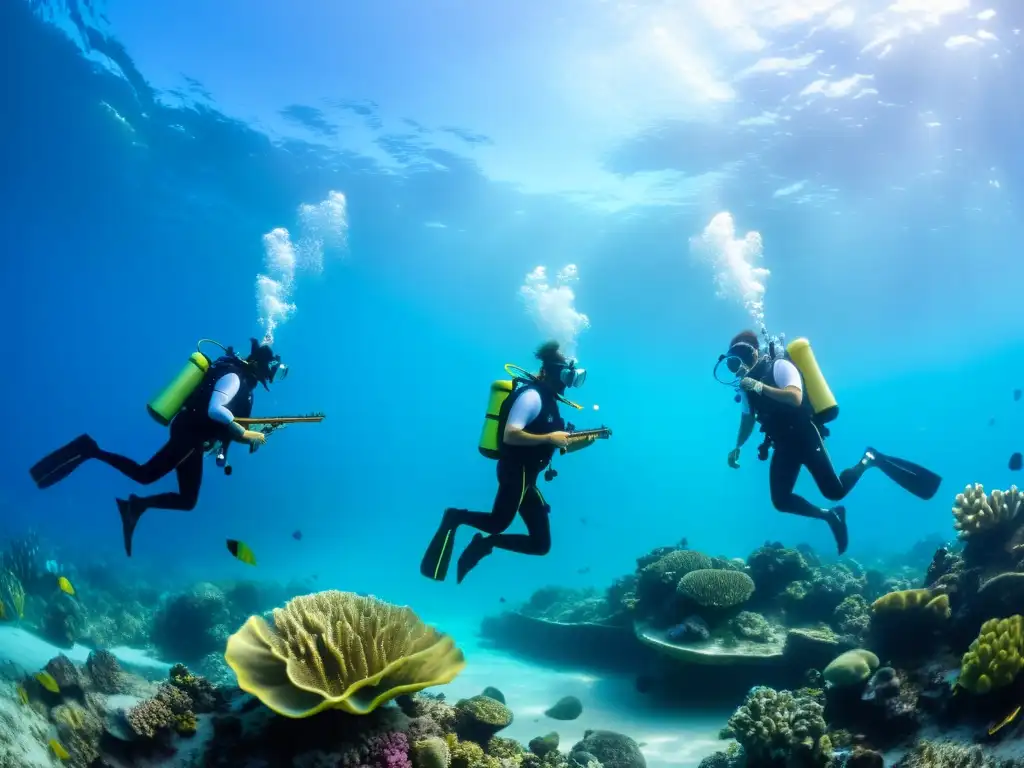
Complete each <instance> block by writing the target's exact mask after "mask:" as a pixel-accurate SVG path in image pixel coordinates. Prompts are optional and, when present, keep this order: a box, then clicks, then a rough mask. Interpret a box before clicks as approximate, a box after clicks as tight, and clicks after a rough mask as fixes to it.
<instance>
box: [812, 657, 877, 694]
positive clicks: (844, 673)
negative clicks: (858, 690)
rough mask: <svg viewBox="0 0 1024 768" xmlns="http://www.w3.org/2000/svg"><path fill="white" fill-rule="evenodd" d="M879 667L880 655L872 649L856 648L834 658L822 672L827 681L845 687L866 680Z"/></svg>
mask: <svg viewBox="0 0 1024 768" xmlns="http://www.w3.org/2000/svg"><path fill="white" fill-rule="evenodd" d="M876 669H878V657H877V656H876V655H875V654H873V653H872V652H871V651H867V650H864V649H863V648H855V649H854V650H852V651H847V652H846V653H841V654H839V656H837V657H836V658H834V659H832V661H831V662H830V663H829V665H828V666H827V667H825V669H824V670H823V672H822V675H823V677H824V678H825V681H826V682H829V683H832V685H835V686H839V687H845V686H850V685H858V684H859V683H863V682H865V681H866V680H867V679H868V678H869V677H871V673H872V672H874V671H875V670H876Z"/></svg>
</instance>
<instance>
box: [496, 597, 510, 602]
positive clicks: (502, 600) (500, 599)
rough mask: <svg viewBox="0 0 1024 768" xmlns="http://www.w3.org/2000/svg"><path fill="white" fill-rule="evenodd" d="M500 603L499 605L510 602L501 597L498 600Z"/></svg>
mask: <svg viewBox="0 0 1024 768" xmlns="http://www.w3.org/2000/svg"><path fill="white" fill-rule="evenodd" d="M498 602H499V603H507V602H508V600H506V599H505V598H504V597H499V598H498Z"/></svg>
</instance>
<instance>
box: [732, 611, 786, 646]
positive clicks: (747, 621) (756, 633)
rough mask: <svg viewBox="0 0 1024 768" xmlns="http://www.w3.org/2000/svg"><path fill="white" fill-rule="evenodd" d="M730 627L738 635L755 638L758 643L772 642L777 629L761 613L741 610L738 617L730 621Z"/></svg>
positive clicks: (749, 638)
mask: <svg viewBox="0 0 1024 768" xmlns="http://www.w3.org/2000/svg"><path fill="white" fill-rule="evenodd" d="M729 629H731V630H732V632H733V634H734V635H736V637H742V638H745V639H746V640H753V641H754V642H756V643H770V642H771V641H772V640H774V639H775V630H774V629H773V628H772V625H771V622H769V621H768V619H766V618H765V617H764V616H762V615H761V614H760V613H753V612H751V611H740V613H739V614H738V615H737V616H736V618H734V619H733V620H732V621H730V622H729Z"/></svg>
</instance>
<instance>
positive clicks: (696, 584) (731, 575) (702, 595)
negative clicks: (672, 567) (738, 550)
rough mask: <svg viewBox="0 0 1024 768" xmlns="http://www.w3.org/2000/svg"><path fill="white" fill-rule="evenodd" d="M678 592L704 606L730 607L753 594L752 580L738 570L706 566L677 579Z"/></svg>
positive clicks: (739, 603) (743, 601) (741, 602)
mask: <svg viewBox="0 0 1024 768" xmlns="http://www.w3.org/2000/svg"><path fill="white" fill-rule="evenodd" d="M677 589H678V592H679V594H681V595H683V596H684V597H686V598H689V599H690V600H692V601H693V602H695V603H697V605H700V606H703V607H705V608H732V607H734V606H737V605H742V604H743V603H745V602H747V600H749V599H750V596H751V595H752V594H754V581H753V579H751V578H750V577H749V576H747V574H745V573H741V572H740V571H726V570H722V569H717V568H709V569H708V568H706V569H702V570H698V571H691V572H690V573H688V574H686V575H685V576H684V577H683V578H682V579H680V580H679V586H678V588H677Z"/></svg>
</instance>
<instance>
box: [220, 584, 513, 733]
mask: <svg viewBox="0 0 1024 768" xmlns="http://www.w3.org/2000/svg"><path fill="white" fill-rule="evenodd" d="M273 621H274V624H273V626H271V625H270V624H268V623H267V622H266V621H265V620H264V619H263V618H261V617H259V616H251V617H250V618H249V620H248V621H247V622H246V623H245V624H244V625H243V626H242V628H241V629H240V630H239V631H238V632H236V633H235V634H233V635H231V637H230V638H229V639H228V643H227V651H226V653H225V658H226V659H227V662H228V664H229V665H230V666H231V668H232V669H233V670H234V672H235V674H236V676H237V677H238V685H239V687H240V688H241V689H242V690H244V691H246V692H248V693H251V694H253V695H254V696H256V697H257V698H259V699H260V700H261V701H262V702H263V703H264V704H265V705H267V706H268V707H269V708H270V709H272V710H273V711H274V712H277V713H278V714H281V715H285V716H287V717H309V716H311V715H314V714H316V713H317V712H320V711H322V710H324V709H327V708H334V707H336V708H340V709H344V710H346V711H348V712H352V713H355V714H364V713H366V712H370V711H372V710H373V709H375V708H376V707H377V706H379V705H380V704H382V703H384V702H386V701H389V700H391V699H393V698H395V697H396V696H399V695H401V694H403V693H409V692H412V691H417V690H422V689H424V688H427V687H430V686H432V685H442V684H444V683H447V682H450V681H451V680H453V679H454V678H455V676H456V675H458V674H459V672H461V671H462V668H463V667H464V666H465V661H464V659H463V656H462V652H461V651H459V650H458V648H456V647H455V643H454V641H453V640H452V639H451V638H450V637H448V636H447V635H443V634H441V633H439V632H437V631H436V630H435V629H433V628H432V627H429V626H427V625H426V624H424V623H423V622H422V621H420V619H419V617H418V616H416V614H415V613H413V611H412V610H411V609H410V608H405V607H399V606H395V605H391V604H389V603H385V602H383V601H381V600H377V599H376V598H372V597H364V596H362V595H357V594H355V593H352V592H338V591H335V590H331V591H327V592H318V593H315V594H312V595H303V596H301V597H296V598H294V599H292V600H290V601H289V602H288V604H287V605H286V606H285V607H284V608H275V609H274V613H273ZM385 680H386V684H385V685H384V686H381V681H385ZM367 694H370V695H369V696H367ZM495 703H497V702H495Z"/></svg>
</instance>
